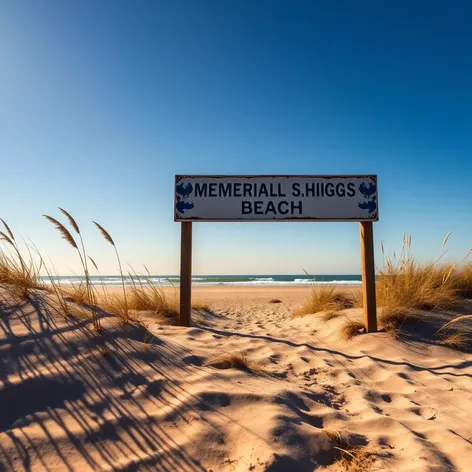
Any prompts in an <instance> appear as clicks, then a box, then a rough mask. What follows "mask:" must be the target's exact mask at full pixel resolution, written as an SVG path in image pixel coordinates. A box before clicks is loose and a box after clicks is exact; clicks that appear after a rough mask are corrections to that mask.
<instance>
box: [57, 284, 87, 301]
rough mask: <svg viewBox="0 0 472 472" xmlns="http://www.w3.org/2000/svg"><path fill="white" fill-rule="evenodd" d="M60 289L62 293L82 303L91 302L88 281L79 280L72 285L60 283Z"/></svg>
mask: <svg viewBox="0 0 472 472" xmlns="http://www.w3.org/2000/svg"><path fill="white" fill-rule="evenodd" d="M59 290H60V292H61V293H62V294H64V295H65V296H67V297H70V298H71V299H72V300H74V302H76V303H80V304H81V305H84V304H89V302H90V300H89V298H90V295H89V289H88V287H87V284H86V283H83V282H79V283H74V284H71V285H60V286H59Z"/></svg>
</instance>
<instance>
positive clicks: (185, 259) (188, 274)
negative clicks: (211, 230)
mask: <svg viewBox="0 0 472 472" xmlns="http://www.w3.org/2000/svg"><path fill="white" fill-rule="evenodd" d="M181 225H182V227H181V241H180V318H179V324H180V326H190V321H191V313H192V223H191V222H182V223H181Z"/></svg>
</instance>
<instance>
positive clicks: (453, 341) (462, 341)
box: [441, 330, 470, 351]
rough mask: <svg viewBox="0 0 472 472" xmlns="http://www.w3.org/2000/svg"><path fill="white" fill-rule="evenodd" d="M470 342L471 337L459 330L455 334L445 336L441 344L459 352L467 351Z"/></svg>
mask: <svg viewBox="0 0 472 472" xmlns="http://www.w3.org/2000/svg"><path fill="white" fill-rule="evenodd" d="M469 341H470V337H469V336H468V335H467V333H466V332H465V331H464V330H457V331H455V332H453V333H448V334H444V335H443V336H442V340H441V344H442V345H444V346H447V347H449V348H451V349H456V350H457V351H465V350H466V349H467V346H468V345H469Z"/></svg>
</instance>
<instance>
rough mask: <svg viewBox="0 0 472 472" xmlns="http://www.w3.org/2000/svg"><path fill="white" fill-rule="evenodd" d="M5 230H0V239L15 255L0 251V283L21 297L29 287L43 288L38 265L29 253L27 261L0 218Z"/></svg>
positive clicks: (9, 230)
mask: <svg viewBox="0 0 472 472" xmlns="http://www.w3.org/2000/svg"><path fill="white" fill-rule="evenodd" d="M0 221H1V222H2V224H3V226H4V228H5V231H6V232H3V231H0V241H3V242H4V243H6V245H7V246H8V247H10V248H12V249H13V252H14V254H15V256H12V255H9V254H8V253H6V252H3V251H2V252H0V283H2V284H7V285H8V286H9V287H10V288H11V289H14V290H15V291H16V292H17V293H18V294H19V295H21V296H22V297H24V296H26V295H27V294H28V291H29V290H30V289H35V288H36V289H43V288H44V287H43V284H42V283H41V282H40V279H39V272H40V267H38V266H37V265H36V264H35V262H34V260H33V258H32V256H31V253H29V256H30V257H29V261H26V260H25V258H24V257H23V256H22V254H21V251H20V249H19V247H18V244H17V243H16V239H15V235H14V234H13V231H12V230H11V229H10V227H9V226H8V225H7V223H6V222H5V220H3V219H1V218H0Z"/></svg>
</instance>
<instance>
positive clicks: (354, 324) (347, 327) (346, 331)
mask: <svg viewBox="0 0 472 472" xmlns="http://www.w3.org/2000/svg"><path fill="white" fill-rule="evenodd" d="M363 330H365V326H364V323H361V322H360V321H354V320H348V321H346V322H345V323H344V324H343V325H342V327H341V330H340V333H339V334H340V337H341V339H343V340H344V341H350V340H351V339H352V338H353V337H354V336H358V335H359V334H362V331H363Z"/></svg>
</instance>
